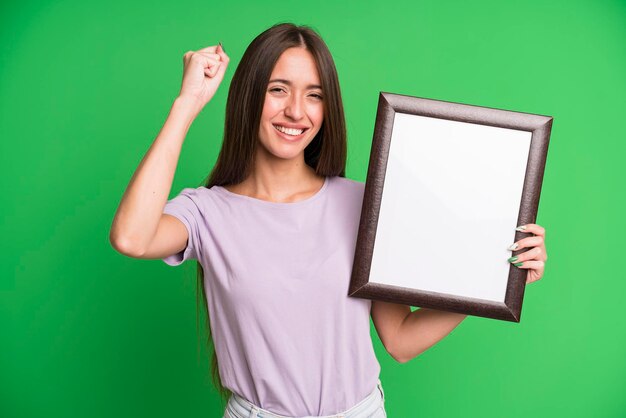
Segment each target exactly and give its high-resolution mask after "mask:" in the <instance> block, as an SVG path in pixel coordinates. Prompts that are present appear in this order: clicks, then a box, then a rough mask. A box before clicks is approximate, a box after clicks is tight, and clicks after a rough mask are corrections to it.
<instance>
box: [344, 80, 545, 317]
mask: <svg viewBox="0 0 626 418" xmlns="http://www.w3.org/2000/svg"><path fill="white" fill-rule="evenodd" d="M552 122H553V118H552V117H551V116H545V115H537V114H531V113H523V112H516V111H510V110H503V109H495V108H489V107H482V106H476V105H469V104H462V103H455V102H447V101H441V100H435V99H427V98H421V97H414V96H407V95H401V94H395V93H388V92H380V95H379V101H378V109H377V114H376V121H375V127H374V135H373V140H372V148H371V153H370V160H369V166H368V171H367V178H366V181H365V191H364V197H363V205H362V210H361V219H360V223H359V230H358V236H357V241H356V248H355V256H354V263H353V269H352V276H351V280H350V286H349V292H348V294H349V296H353V297H361V298H368V299H372V300H381V301H387V302H392V303H400V304H405V305H410V306H416V307H424V308H432V309H439V310H444V311H450V312H457V313H463V314H467V315H474V316H480V317H485V318H492V319H500V320H505V321H512V322H520V320H521V311H522V302H523V298H524V289H525V285H526V276H527V273H528V270H527V269H521V268H519V267H516V266H514V265H513V264H512V263H509V262H508V258H509V257H511V256H512V255H517V254H520V253H522V252H524V251H527V250H528V248H522V249H520V250H518V251H513V252H511V250H509V249H508V247H509V246H510V245H511V244H513V243H514V242H516V241H518V240H520V239H522V238H524V237H527V236H532V235H533V234H531V233H527V232H523V231H516V227H517V226H519V225H524V224H528V223H535V219H536V216H537V208H538V205H539V197H540V193H541V185H542V182H543V175H544V170H545V164H546V157H547V151H548V143H549V139H550V133H551V129H552Z"/></svg>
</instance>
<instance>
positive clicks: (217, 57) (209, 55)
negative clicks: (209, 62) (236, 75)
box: [196, 51, 222, 61]
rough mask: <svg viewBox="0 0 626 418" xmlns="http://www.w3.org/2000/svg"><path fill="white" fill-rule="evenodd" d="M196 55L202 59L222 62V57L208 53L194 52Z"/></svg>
mask: <svg viewBox="0 0 626 418" xmlns="http://www.w3.org/2000/svg"><path fill="white" fill-rule="evenodd" d="M196 54H200V55H202V56H203V57H207V58H211V59H213V60H215V61H221V60H222V56H221V55H220V54H213V53H210V52H199V51H198V52H196Z"/></svg>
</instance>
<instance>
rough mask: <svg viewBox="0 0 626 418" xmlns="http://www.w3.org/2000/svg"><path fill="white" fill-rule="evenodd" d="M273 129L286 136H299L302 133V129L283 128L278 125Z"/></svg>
mask: <svg viewBox="0 0 626 418" xmlns="http://www.w3.org/2000/svg"><path fill="white" fill-rule="evenodd" d="M274 128H276V129H277V130H279V131H281V132H283V133H286V134H287V135H293V136H296V135H300V134H301V133H302V132H304V129H292V128H285V127H284V126H279V125H274Z"/></svg>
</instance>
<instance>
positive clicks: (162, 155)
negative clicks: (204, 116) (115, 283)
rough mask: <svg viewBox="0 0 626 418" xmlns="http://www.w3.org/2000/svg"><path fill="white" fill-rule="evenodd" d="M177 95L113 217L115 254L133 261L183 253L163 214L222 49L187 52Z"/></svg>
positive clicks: (219, 72) (177, 230)
mask: <svg viewBox="0 0 626 418" xmlns="http://www.w3.org/2000/svg"><path fill="white" fill-rule="evenodd" d="M183 61H184V64H185V69H184V74H183V82H182V87H181V92H180V94H179V96H178V97H177V98H176V99H175V100H174V103H173V105H172V107H171V109H170V113H169V115H168V117H167V120H166V121H165V124H164V125H163V128H162V129H161V131H160V132H159V134H158V136H157V137H156V139H155V140H154V142H153V143H152V145H151V146H150V148H149V149H148V152H147V153H146V155H145V156H144V158H143V159H142V160H141V163H140V164H139V166H138V167H137V169H136V170H135V173H134V174H133V176H132V178H131V179H130V182H129V184H128V186H127V188H126V191H125V192H124V194H123V196H122V199H121V201H120V204H119V206H118V208H117V211H116V213H115V217H114V218H113V223H112V225H111V231H110V233H109V240H110V242H111V245H112V246H113V248H115V249H116V250H117V251H118V252H120V253H122V254H125V255H128V256H130V257H136V258H163V257H166V256H168V255H171V254H175V253H178V252H180V251H182V250H183V249H184V248H185V247H186V244H187V239H188V233H187V229H186V228H185V226H184V224H183V223H182V222H181V221H179V220H178V219H177V218H175V217H174V216H170V215H167V214H164V213H163V208H164V207H165V204H166V203H167V198H168V196H169V193H170V190H171V187H172V182H173V180H174V173H175V172H176V166H177V164H178V158H179V156H180V151H181V148H182V146H183V142H184V140H185V136H186V135H187V132H188V130H189V127H190V126H191V124H192V122H193V121H194V119H195V117H196V116H197V115H198V113H199V112H200V110H202V108H203V107H204V105H206V103H208V101H209V100H210V99H211V98H212V97H213V95H214V94H215V92H216V90H217V87H219V84H220V83H221V81H222V79H223V77H224V72H225V71H226V67H227V65H228V61H229V59H228V56H227V55H226V54H225V53H224V51H223V49H222V47H221V45H219V46H210V47H207V48H204V49H201V50H199V51H195V52H192V51H189V52H187V53H186V54H185V55H184V57H183Z"/></svg>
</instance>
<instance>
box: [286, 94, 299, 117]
mask: <svg viewBox="0 0 626 418" xmlns="http://www.w3.org/2000/svg"><path fill="white" fill-rule="evenodd" d="M285 116H288V117H289V118H291V119H294V120H298V119H302V117H303V116H304V104H303V101H302V99H301V98H300V97H299V96H298V95H297V94H294V95H292V96H291V98H290V99H289V101H288V102H287V105H286V106H285Z"/></svg>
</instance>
